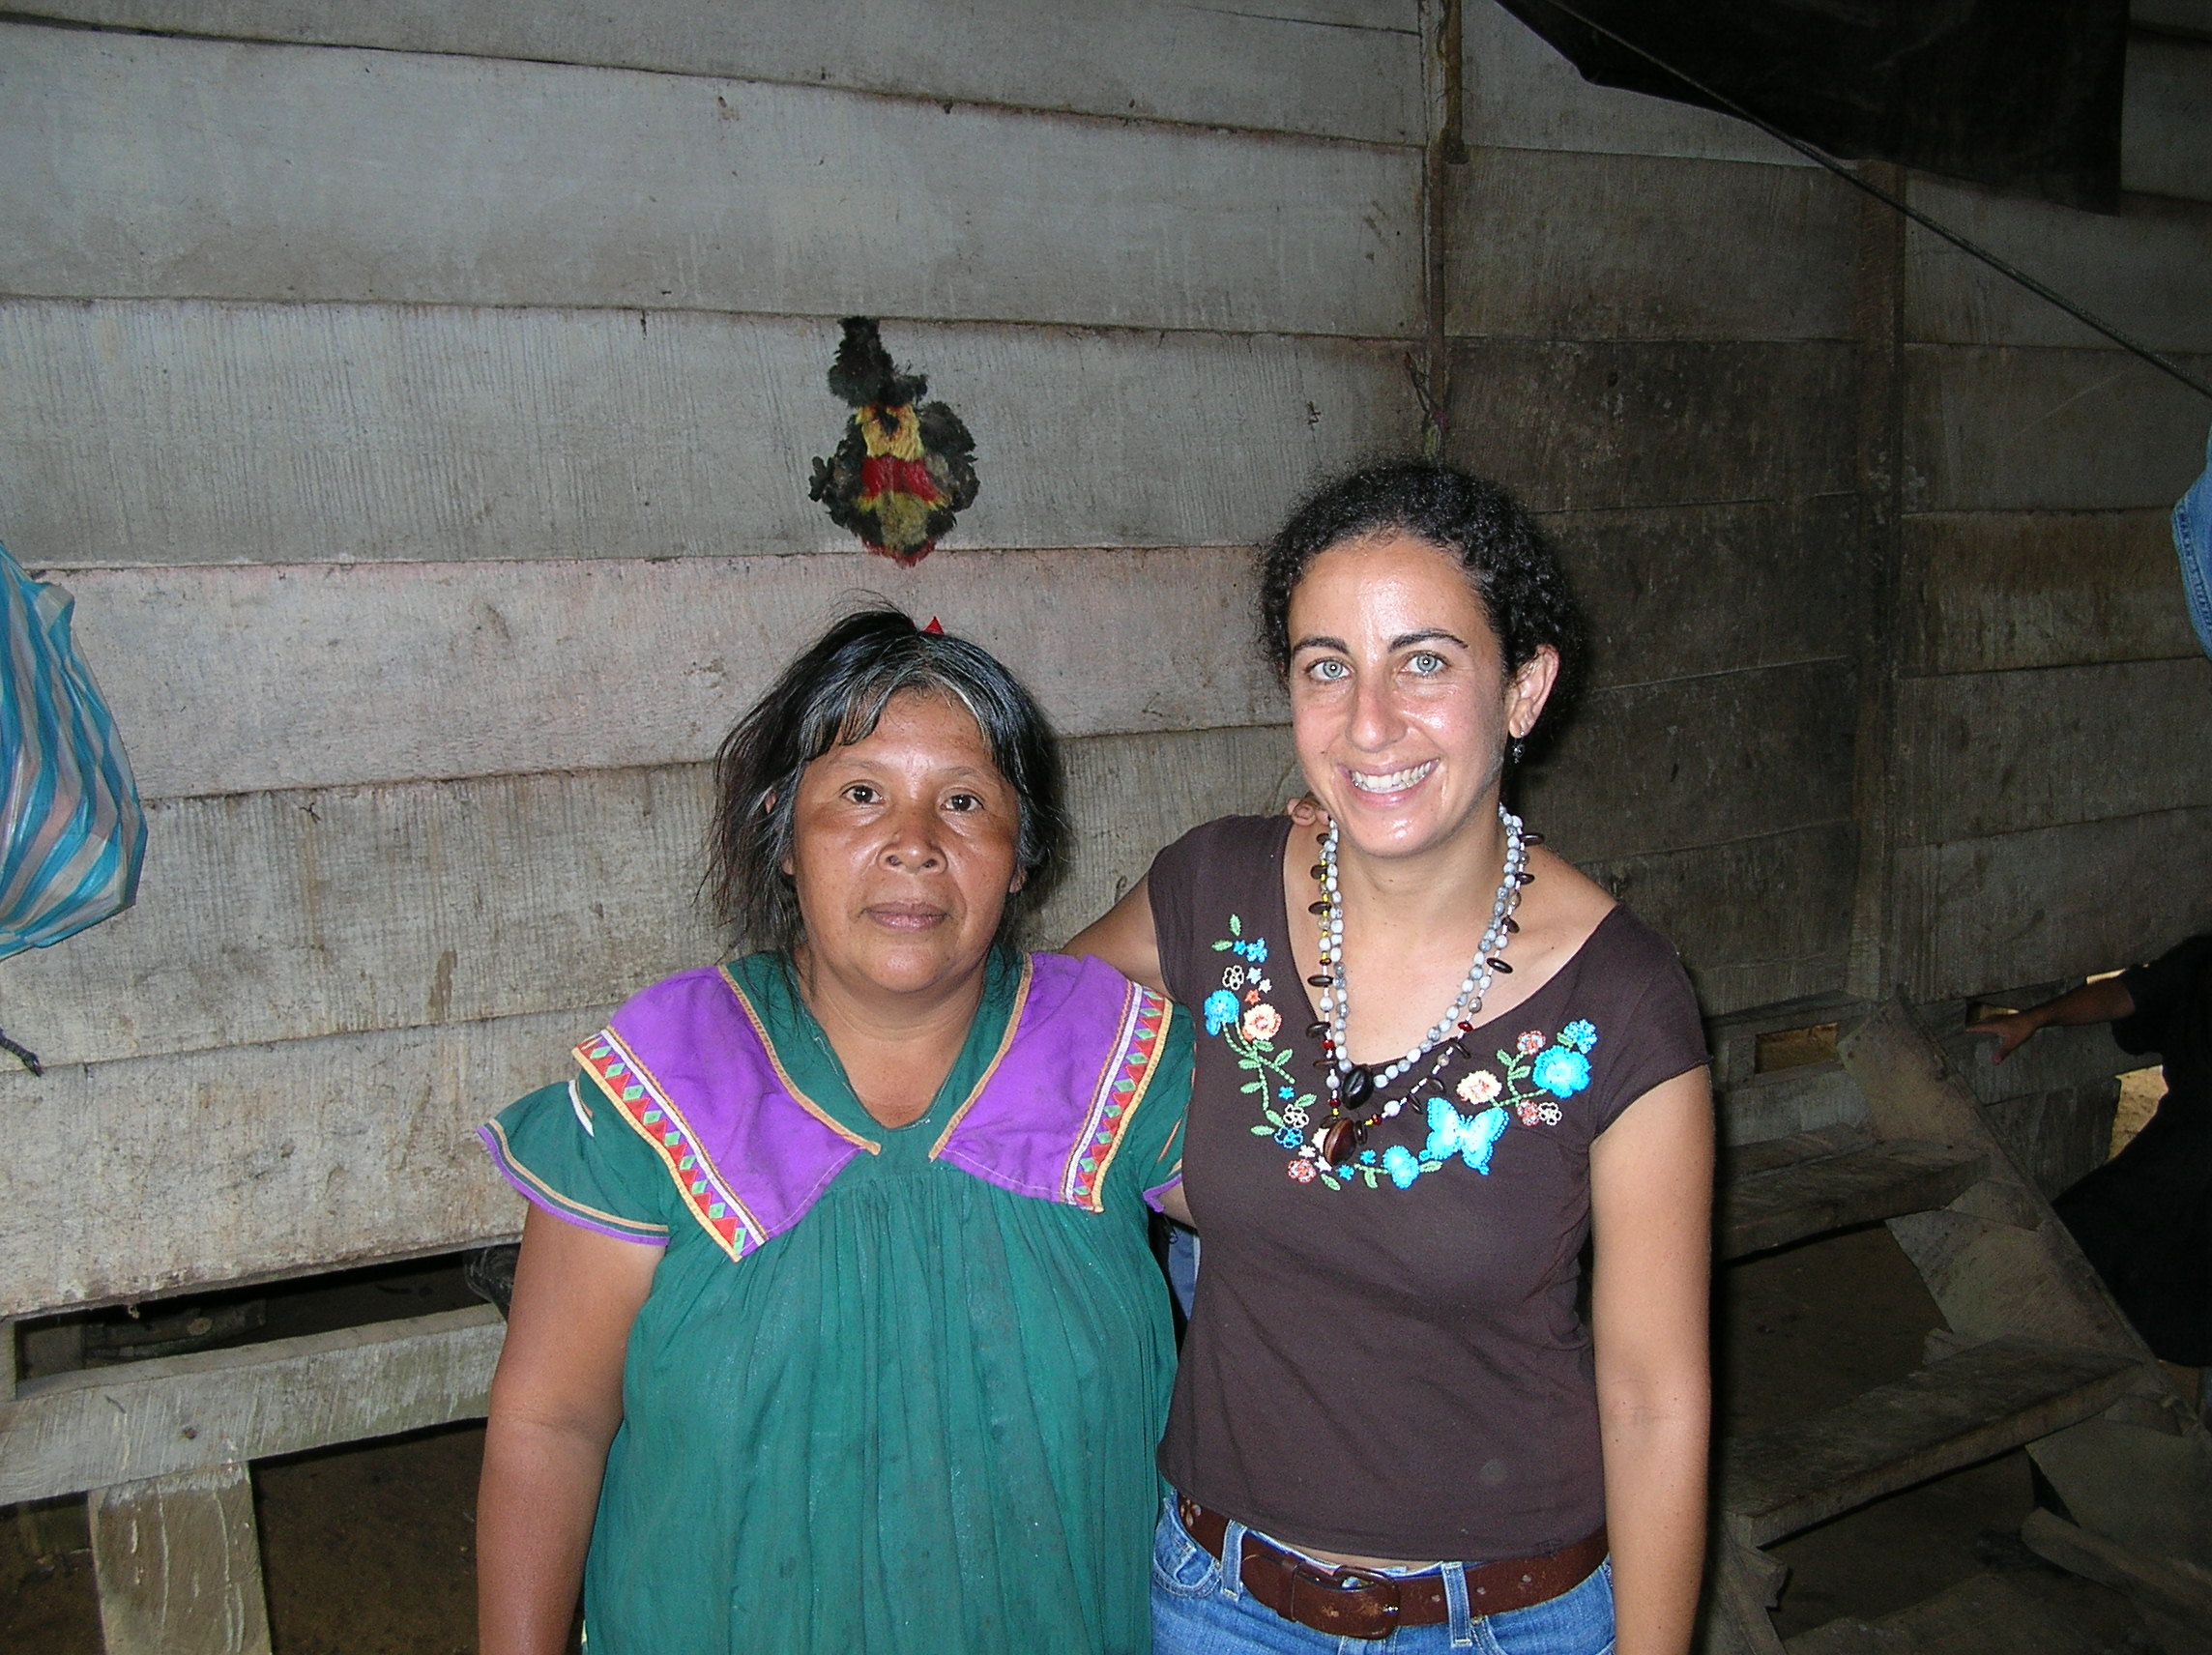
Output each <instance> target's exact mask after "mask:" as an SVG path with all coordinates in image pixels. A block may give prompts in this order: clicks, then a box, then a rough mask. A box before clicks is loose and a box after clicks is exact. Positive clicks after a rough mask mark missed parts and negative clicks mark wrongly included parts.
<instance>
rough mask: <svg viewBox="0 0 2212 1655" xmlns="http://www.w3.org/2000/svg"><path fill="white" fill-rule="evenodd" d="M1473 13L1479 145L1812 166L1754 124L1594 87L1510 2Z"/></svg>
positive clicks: (1471, 97) (1469, 71) (1478, 1)
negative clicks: (1516, 13) (1509, 7)
mask: <svg viewBox="0 0 2212 1655" xmlns="http://www.w3.org/2000/svg"><path fill="white" fill-rule="evenodd" d="M1465 17H1466V20H1465V22H1464V24H1463V30H1464V39H1465V48H1464V49H1465V56H1466V93H1465V97H1466V102H1467V136H1468V141H1469V142H1470V143H1480V144H1506V145H1513V146H1517V147H1519V148H1523V149H1541V150H1592V151H1598V152H1602V153H1605V154H1609V155H1655V156H1686V157H1696V158H1703V159H1707V160H1756V161H1767V162H1771V163H1775V164H1778V165H1783V166H1811V165H1812V164H1813V163H1812V162H1811V161H1808V160H1805V159H1804V158H1803V157H1802V156H1800V155H1799V154H1798V153H1797V152H1796V151H1795V150H1792V149H1790V148H1789V147H1788V146H1787V145H1785V144H1779V143H1776V142H1775V141H1774V140H1773V139H1772V138H1770V137H1768V136H1767V135H1766V134H1765V133H1764V132H1762V131H1760V130H1759V129H1758V128H1756V127H1754V126H1751V125H1750V124H1748V123H1747V122H1743V121H1738V120H1734V119H1732V118H1731V117H1729V116H1727V115H1717V114H1714V113H1713V112H1711V111H1710V110H1706V109H1693V108H1691V107H1690V106H1689V105H1688V104H1686V103H1674V102H1669V101H1668V100H1666V99H1664V98H1647V97H1645V96H1644V94H1642V93H1640V92H1619V91H1615V89H1613V88H1612V87H1608V86H1592V85H1591V84H1590V83H1589V82H1588V81H1586V80H1585V79H1583V77H1582V75H1581V74H1580V73H1577V71H1576V69H1575V66H1574V65H1573V64H1571V63H1569V62H1568V61H1567V60H1566V59H1565V58H1563V57H1561V56H1560V55H1559V54H1558V53H1557V51H1554V50H1553V49H1552V47H1551V46H1550V45H1549V44H1546V43H1545V41H1544V40H1543V38H1542V37H1541V36H1540V35H1537V34H1536V33H1535V32H1534V31H1532V30H1530V29H1529V28H1528V27H1527V26H1526V25H1524V24H1523V23H1522V22H1521V21H1520V19H1519V18H1517V17H1515V16H1514V15H1512V14H1511V13H1510V12H1507V11H1506V10H1505V9H1504V8H1503V7H1502V6H1495V5H1491V4H1489V3H1488V0H1471V3H1470V4H1469V5H1468V6H1467V8H1466V14H1465Z"/></svg>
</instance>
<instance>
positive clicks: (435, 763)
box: [67, 548, 1282, 854]
mask: <svg viewBox="0 0 2212 1655" xmlns="http://www.w3.org/2000/svg"><path fill="white" fill-rule="evenodd" d="M1249 568H1250V565H1249V561H1248V559H1247V557H1246V556H1245V554H1243V553H1242V552H1239V551H1236V550H1233V549H1227V548H1222V549H1212V550H1195V551H1137V552H1129V551H1124V552H968V553H957V554H953V553H945V552H940V553H939V554H938V555H937V556H936V557H934V558H932V559H930V560H929V561H928V562H927V563H925V564H923V565H922V566H921V567H920V568H919V569H917V570H914V571H911V572H901V571H900V570H898V569H896V568H894V567H893V566H890V565H888V564H887V563H884V562H882V561H880V560H878V559H874V558H867V559H862V558H860V557H858V556H847V555H837V554H824V555H821V556H813V557H799V558H727V559H725V558H684V559H674V560H667V561H659V562H652V561H636V560H628V559H623V560H607V559H600V560H593V561H589V562H582V561H568V562H546V563H533V564H501V563H470V564H445V565H439V564H350V565H316V566H305V567H300V566H294V567H284V566H234V567H228V568H219V567H206V568H178V569H160V568H138V569H80V570H77V571H76V572H74V573H73V574H72V575H71V576H70V577H69V580H68V583H67V586H68V590H69V591H70V592H71V593H73V595H74V596H75V598H76V605H77V609H76V637H77V642H78V646H79V649H80V651H81V653H82V654H83V656H84V658H85V660H86V661H87V662H88V663H89V664H90V665H91V667H92V669H93V671H94V672H95V673H96V674H97V675H98V677H99V680H100V682H101V685H102V689H103V690H104V691H105V693H106V696H107V700H108V702H109V704H110V707H111V709H112V711H113V712H114V715H115V721H116V726H117V728H118V729H119V730H120V731H121V732H122V735H123V740H124V744H125V746H126V748H127V750H128V751H129V753H130V755H131V763H132V765H133V767H134V768H135V769H136V771H137V775H138V782H139V786H140V789H141V790H142V791H143V792H144V793H145V794H146V795H147V796H148V797H150V798H179V797H185V796H190V795H197V794H217V793H254V792H260V791H262V790H264V789H269V788H284V787H325V786H346V785H350V784H354V783H360V782H370V781H415V780H426V779H432V778H438V777H447V776H469V775H490V774H498V773H506V772H516V771H532V772H535V771H544V770H560V769H623V768H627V767H631V766H637V765H659V764H681V763H685V762H691V761H696V760H700V759H704V758H707V757H709V756H710V755H712V754H713V751H714V748H715V747H716V745H717V744H718V743H719V742H720V740H721V739H722V736H723V734H724V733H725V732H726V731H727V730H728V729H729V728H730V726H731V725H732V724H734V723H735V722H736V721H737V719H738V716H739V715H740V714H741V713H742V711H744V709H745V708H746V707H747V706H748V705H750V703H751V702H752V700H753V699H754V697H755V696H757V695H759V694H760V693H761V692H762V691H763V690H765V689H766V688H767V687H768V685H769V683H770V682H771V681H772V679H773V678H774V676H775V675H776V674H777V673H778V672H780V671H781V670H782V668H783V665H784V663H785V662H786V661H787V660H789V659H790V658H791V657H792V656H793V655H795V654H796V653H799V651H800V649H802V648H803V647H804V646H805V645H806V644H808V643H809V642H811V641H812V639H813V638H814V637H815V636H816V635H817V633H818V632H819V631H820V629H821V628H822V627H823V626H824V625H825V624H827V623H828V622H829V620H830V619H831V618H832V617H833V616H834V615H836V614H838V613H841V612H843V611H844V610H845V609H847V608H849V607H851V606H852V605H853V604H854V603H855V602H856V601H858V599H859V595H861V594H863V593H868V592H873V593H878V594H882V595H886V596H888V597H889V598H891V599H893V600H894V601H896V602H898V603H900V604H902V605H904V606H905V607H906V608H907V609H908V610H910V611H911V612H912V613H913V614H914V616H915V618H916V619H917V620H926V619H928V618H930V617H936V618H939V619H941V620H942V621H943V622H944V624H946V627H947V628H948V629H949V630H951V631H953V632H956V633H959V634H960V635H962V636H964V637H968V638H972V639H974V640H975V642H977V643H979V644H982V645H983V646H984V647H986V648H988V649H990V650H993V651H995V652H997V653H999V654H1000V655H1001V656H1002V658H1004V661H1005V662H1006V664H1007V665H1008V666H1009V667H1010V668H1012V669H1013V671H1014V672H1015V673H1017V674H1018V675H1020V676H1021V677H1022V679H1023V680H1024V681H1025V682H1027V683H1028V684H1029V685H1030V687H1031V689H1032V690H1033V691H1034V692H1035V694H1036V695H1037V697H1038V699H1039V700H1040V701H1041V702H1042V703H1043V705H1044V708H1045V711H1046V712H1047V713H1048V714H1049V715H1050V716H1051V717H1052V719H1053V721H1054V722H1055V724H1056V725H1057V726H1058V727H1059V729H1060V731H1061V733H1062V734H1063V735H1068V736H1088V735H1101V734H1108V733H1112V732H1115V731H1123V730H1160V729H1188V728H1191V727H1193V726H1198V727H1205V728H1210V727H1224V726H1232V725H1242V724H1255V723H1266V722H1270V721H1272V720H1274V719H1277V718H1279V717H1280V716H1281V715H1282V713H1281V711H1280V709H1281V706H1282V702H1281V689H1280V687H1279V686H1278V684H1277V683H1276V681H1275V678H1274V675H1273V673H1272V671H1271V670H1270V669H1268V668H1267V667H1266V665H1265V664H1263V663H1262V661H1261V660H1260V659H1259V652H1258V649H1257V647H1256V645H1255V644H1253V643H1252V642H1251V641H1250V639H1251V633H1252V624H1251V622H1250V620H1249V619H1248V616H1249V599H1248V592H1247V581H1248V578H1249ZM157 854H159V853H158V852H157Z"/></svg>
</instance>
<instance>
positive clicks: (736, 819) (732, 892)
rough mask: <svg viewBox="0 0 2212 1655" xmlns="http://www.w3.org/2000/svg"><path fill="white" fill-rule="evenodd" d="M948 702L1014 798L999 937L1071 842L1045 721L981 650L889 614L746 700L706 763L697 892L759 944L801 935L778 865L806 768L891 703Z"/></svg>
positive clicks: (865, 617) (1032, 902)
mask: <svg viewBox="0 0 2212 1655" xmlns="http://www.w3.org/2000/svg"><path fill="white" fill-rule="evenodd" d="M907 690H924V691H935V692H937V693H939V694H942V695H946V696H949V697H951V698H952V699H953V700H955V701H957V702H958V703H959V704H960V705H961V706H963V707H965V708H967V709H968V711H970V712H971V713H973V714H974V715H975V724H976V727H977V728H978V729H980V730H981V731H982V734H983V741H984V744H985V745H986V746H988V747H989V748H990V750H991V759H992V762H993V763H994V764H996V765H997V766H998V769H999V773H1000V774H1001V775H1003V776H1004V777H1005V779H1006V783H1007V785H1008V786H1009V787H1011V788H1012V789H1013V790H1014V797H1015V798H1016V800H1017V801H1018V804H1019V810H1020V824H1019V827H1018V830H1017V834H1016V838H1015V845H1014V859H1015V863H1016V865H1017V866H1018V867H1019V868H1020V869H1021V872H1022V874H1023V876H1024V877H1023V884H1022V888H1021V890H1020V892H1019V893H1018V894H1017V895H1016V896H1014V897H1013V898H1010V899H1009V900H1008V901H1007V903H1006V909H1005V913H1004V915H1002V916H1001V918H1000V921H999V936H1000V939H1001V941H1004V940H1006V939H1007V938H1009V937H1010V936H1011V935H1012V934H1013V932H1014V930H1015V928H1016V927H1017V926H1018V925H1019V923H1020V921H1021V918H1022V916H1023V915H1026V914H1027V913H1029V912H1031V911H1032V910H1033V909H1034V908H1035V906H1036V905H1037V904H1038V903H1039V902H1041V901H1042V900H1043V899H1044V897H1045V896H1046V895H1047V894H1048V893H1049V891H1050V890H1051V887H1052V885H1053V883H1054V881H1055V880H1056V879H1057V878H1058V877H1059V873H1060V867H1061V861H1062V857H1063V855H1064V851H1065V844H1066V839H1067V814H1066V809H1065V806H1064V805H1063V804H1062V794H1061V773H1060V751H1059V746H1058V743H1057V742H1055V740H1053V735H1052V728H1051V726H1050V725H1049V724H1047V723H1046V722H1045V717H1044V713H1043V712H1042V711H1040V710H1039V709H1038V707H1037V705H1036V702H1035V700H1034V699H1033V698H1032V696H1031V695H1030V693H1029V691H1028V690H1026V689H1024V688H1023V687H1022V685H1021V682H1020V681H1019V680H1017V679H1016V678H1015V677H1014V675H1013V674H1012V673H1010V672H1008V671H1007V670H1006V669H1005V668H1004V666H1002V665H1001V664H1000V663H999V661H998V660H997V658H996V657H994V656H993V655H992V654H991V653H990V652H989V651H987V650H984V649H982V648H980V647H978V646H977V645H975V644H972V643H970V642H968V640H966V639H965V638H956V637H953V636H952V635H951V634H949V633H940V632H925V631H923V630H922V629H921V628H919V627H918V626H917V625H916V624H914V622H913V620H912V619H911V618H910V617H908V616H906V615H904V614H902V613H900V612H899V611H898V610H896V609H891V608H888V607H887V608H875V609H862V610H860V611H859V612H857V613H855V614H852V615H848V616H846V617H845V618H844V619H843V620H842V621H839V622H838V623H836V624H834V625H833V626H831V627H830V628H829V630H828V631H827V632H825V633H823V635H822V636H821V637H820V638H819V639H818V640H816V641H815V643H814V644H813V645H812V647H811V648H809V649H808V650H807V651H806V652H805V653H803V654H801V655H800V657H799V658H798V659H797V660H795V661H793V662H792V663H791V665H790V666H788V667H786V668H785V669H784V671H783V675H782V677H780V678H778V679H777V680H776V681H775V682H774V684H773V685H772V686H771V687H770V689H769V691H768V693H767V694H765V695H763V696H762V697H761V698H760V700H758V701H756V702H754V703H753V705H752V707H751V708H750V709H749V710H748V711H746V713H745V715H744V716H743V717H742V718H741V719H740V720H739V721H738V725H737V728H736V729H734V730H732V731H731V732H730V733H729V735H728V736H727V737H726V738H724V740H723V741H722V745H721V749H720V751H719V752H717V753H716V754H715V757H714V794H715V803H714V823H713V833H712V837H711V840H710V842H709V846H708V853H709V855H708V868H707V877H706V881H705V890H706V895H707V897H708V899H709V900H710V901H711V902H712V904H713V908H714V911H715V913H716V914H717V915H719V916H720V917H721V919H722V920H723V921H724V922H725V923H727V924H729V925H731V926H732V927H734V928H735V929H736V930H737V931H739V932H740V933H741V934H742V936H743V937H744V938H745V939H746V940H747V941H748V942H749V943H750V944H751V945H753V946H755V947H767V948H776V949H781V950H783V951H784V952H786V953H788V952H789V951H790V950H791V949H792V948H793V947H794V946H796V945H797V944H799V942H800V940H801V937H802V934H803V928H802V926H801V924H800V913H799V896H798V892H797V891H796V890H795V889H794V887H793V886H792V882H791V877H790V876H789V875H788V874H786V873H785V872H784V871H783V864H784V863H785V862H786V861H788V860H789V859H790V857H791V852H792V836H793V827H792V823H793V813H794V811H795V809H796V808H797V804H798V797H799V780H800V776H801V775H803V774H804V773H805V770H806V767H807V766H808V765H810V764H812V763H813V762H814V761H815V760H816V759H818V758H820V757H821V756H822V755H823V754H824V753H827V752H828V751H829V749H830V748H831V747H832V746H835V745H839V744H842V743H849V742H853V741H859V740H866V738H867V736H868V735H869V733H870V732H871V731H873V730H874V729H875V727H876V721H877V720H878V719H880V718H881V717H882V716H883V711H884V708H885V707H886V706H887V705H888V703H889V701H890V699H891V697H892V696H894V695H898V694H900V693H901V692H903V691H907Z"/></svg>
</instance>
